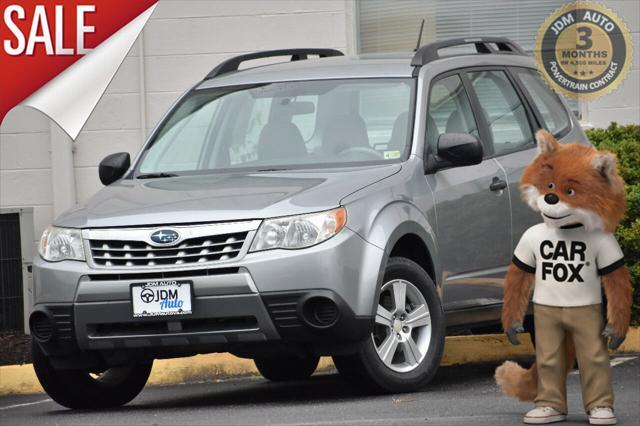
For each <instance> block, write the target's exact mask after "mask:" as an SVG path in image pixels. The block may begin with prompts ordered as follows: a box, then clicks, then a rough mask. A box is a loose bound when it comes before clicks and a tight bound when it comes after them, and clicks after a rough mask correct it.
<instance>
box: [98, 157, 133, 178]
mask: <svg viewBox="0 0 640 426" xmlns="http://www.w3.org/2000/svg"><path fill="white" fill-rule="evenodd" d="M130 165H131V157H130V156H129V153H128V152H118V153H116V154H111V155H107V156H106V157H105V158H104V159H103V160H102V161H101V162H100V166H99V167H98V175H99V176H100V182H102V184H103V185H105V186H107V185H110V184H112V183H113V182H115V181H117V180H118V179H120V178H121V177H122V176H123V175H124V174H125V172H126V171H127V170H129V166H130Z"/></svg>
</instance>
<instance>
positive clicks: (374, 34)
mask: <svg viewBox="0 0 640 426" xmlns="http://www.w3.org/2000/svg"><path fill="white" fill-rule="evenodd" d="M566 3H567V2H566V1H563V0H498V1H486V2H483V1H477V0H430V1H424V0H402V1H398V0H395V1H389V0H368V1H360V2H358V3H357V4H358V12H357V16H358V42H359V43H358V44H359V50H360V52H363V53H369V52H390V51H391V52H393V51H395V52H398V51H400V52H402V51H404V52H406V51H410V50H412V49H413V48H414V47H415V44H416V41H417V39H418V30H419V28H420V21H421V20H422V19H423V18H424V19H426V21H427V23H426V25H425V31H424V35H423V39H422V42H423V44H425V43H429V42H431V41H434V40H443V39H447V38H457V37H478V36H501V37H509V38H511V39H512V40H514V41H515V42H517V43H519V44H520V45H521V46H522V47H523V48H524V49H526V50H529V51H531V50H533V47H534V44H535V39H536V34H537V32H538V28H539V27H540V25H541V24H542V22H543V21H544V20H545V18H546V17H547V16H549V14H551V13H552V12H553V11H554V10H555V9H557V8H559V7H561V6H563V5H564V4H566Z"/></svg>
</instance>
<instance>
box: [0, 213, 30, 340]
mask: <svg viewBox="0 0 640 426" xmlns="http://www.w3.org/2000/svg"><path fill="white" fill-rule="evenodd" d="M23 315H24V313H23V295H22V251H21V247H20V215H19V214H18V213H10V214H0V332H20V333H22V332H23V331H24V316H23Z"/></svg>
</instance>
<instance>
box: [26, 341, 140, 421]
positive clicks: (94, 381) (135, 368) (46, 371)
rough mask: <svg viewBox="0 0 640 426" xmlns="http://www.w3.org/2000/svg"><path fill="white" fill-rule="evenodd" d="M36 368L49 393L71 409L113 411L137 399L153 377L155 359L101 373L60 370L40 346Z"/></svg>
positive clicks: (34, 349)
mask: <svg viewBox="0 0 640 426" xmlns="http://www.w3.org/2000/svg"><path fill="white" fill-rule="evenodd" d="M32 354H33V368H34V370H35V372H36V376H37V377H38V380H39V381H40V384H41V385H42V387H43V388H44V390H45V392H46V393H47V394H48V395H49V396H50V397H51V399H53V400H54V401H55V402H57V403H58V404H60V405H62V406H64V407H67V408H76V409H82V408H111V407H119V406H121V405H124V404H126V403H128V402H130V401H131V400H133V399H134V398H135V397H136V396H137V395H138V394H139V393H140V391H142V389H143V388H144V386H145V384H146V383H147V379H148V378H149V375H150V374H151V367H152V365H153V360H151V361H146V362H143V363H139V364H129V365H125V366H122V367H112V368H109V369H107V370H105V371H104V372H102V373H100V374H92V373H90V372H89V371H88V370H56V369H55V368H54V367H53V366H52V365H51V362H50V361H49V359H48V358H47V356H46V355H45V354H44V353H43V352H42V349H40V346H39V345H38V344H37V343H35V342H34V343H33V344H32Z"/></svg>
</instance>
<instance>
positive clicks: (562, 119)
mask: <svg viewBox="0 0 640 426" xmlns="http://www.w3.org/2000/svg"><path fill="white" fill-rule="evenodd" d="M507 73H508V74H509V76H510V77H511V81H512V82H513V83H514V85H515V87H516V89H517V91H518V93H519V95H520V96H521V99H522V101H523V103H524V104H525V105H526V106H528V109H529V111H530V112H529V115H528V116H529V122H530V123H531V127H532V128H533V129H534V130H537V129H539V128H545V129H547V130H548V131H549V132H551V133H552V134H553V135H554V136H555V137H556V138H558V139H559V140H561V141H562V139H563V138H565V136H567V135H568V134H569V132H570V130H571V118H570V117H569V113H568V112H567V110H566V108H565V107H564V106H563V105H562V102H561V101H560V99H559V98H558V95H556V94H555V93H554V92H553V91H552V90H550V89H549V87H548V86H547V85H546V84H545V83H544V82H543V81H542V80H541V79H540V77H539V76H538V73H537V71H536V70H534V69H529V68H509V69H508V70H507ZM536 154H537V147H536V145H535V140H533V138H531V141H530V142H529V143H526V144H523V145H522V146H521V148H520V149H516V150H513V151H512V152H509V153H506V154H504V155H501V156H498V157H496V158H497V160H498V161H499V162H500V164H501V165H502V167H503V168H504V170H505V172H506V174H507V180H508V182H509V194H510V196H511V212H512V227H511V233H512V244H513V247H514V248H515V246H516V245H517V244H518V241H520V237H522V234H523V233H524V231H526V230H527V229H528V228H529V227H531V226H533V225H535V224H537V223H540V222H541V221H542V218H541V217H540V213H538V212H535V211H533V210H532V209H531V207H529V205H528V204H527V203H525V202H524V201H523V200H522V197H521V195H520V188H519V183H520V177H521V176H522V172H523V171H524V169H525V167H527V166H528V165H529V164H530V163H531V162H532V161H533V159H534V158H535V156H536Z"/></svg>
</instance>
